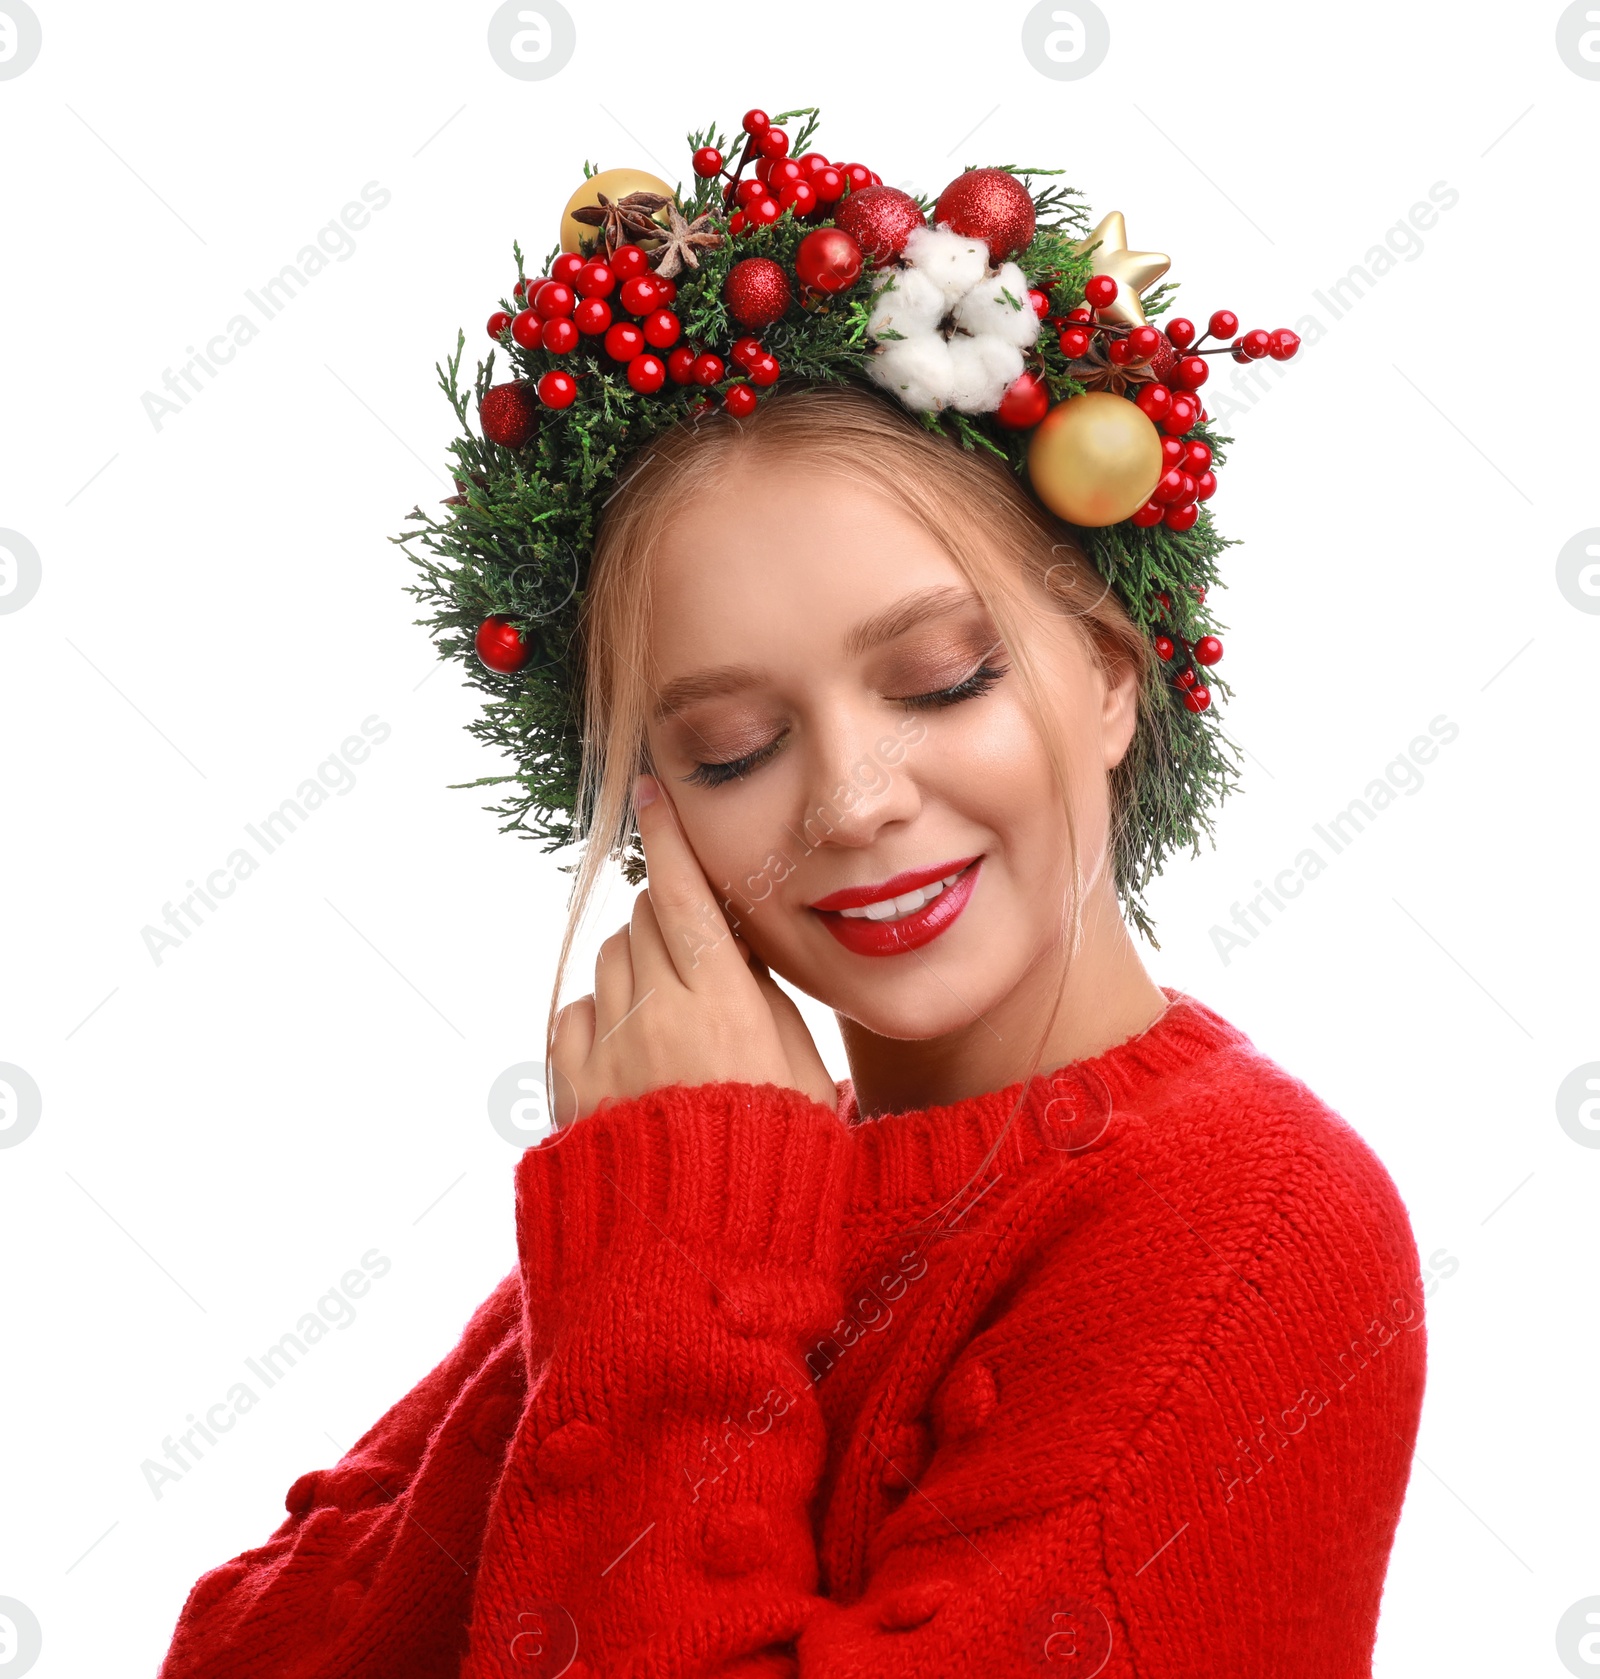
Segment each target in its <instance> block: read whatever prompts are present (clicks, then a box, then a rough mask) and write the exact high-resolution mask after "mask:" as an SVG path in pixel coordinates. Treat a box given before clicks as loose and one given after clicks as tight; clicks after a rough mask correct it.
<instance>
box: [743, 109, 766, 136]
mask: <svg viewBox="0 0 1600 1679" xmlns="http://www.w3.org/2000/svg"><path fill="white" fill-rule="evenodd" d="M771 127H772V118H771V117H769V116H768V115H767V113H766V112H765V111H746V112H745V114H744V131H745V133H746V134H757V135H760V134H765V133H766V132H767V130H768V129H769V128H771Z"/></svg>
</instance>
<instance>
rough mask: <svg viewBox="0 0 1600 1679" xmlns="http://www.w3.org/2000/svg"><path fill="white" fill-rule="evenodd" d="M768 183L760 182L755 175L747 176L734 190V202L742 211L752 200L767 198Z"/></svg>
mask: <svg viewBox="0 0 1600 1679" xmlns="http://www.w3.org/2000/svg"><path fill="white" fill-rule="evenodd" d="M766 196H767V183H766V182H765V181H758V180H757V179H756V178H755V176H754V175H747V176H746V177H745V178H744V180H742V181H741V182H740V183H739V184H738V186H736V187H735V188H734V189H733V201H734V203H735V204H737V205H738V206H739V208H740V209H741V210H742V209H743V208H744V207H745V205H746V204H748V203H749V202H750V200H751V199H752V198H765V197H766Z"/></svg>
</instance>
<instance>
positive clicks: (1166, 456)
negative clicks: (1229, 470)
mask: <svg viewBox="0 0 1600 1679" xmlns="http://www.w3.org/2000/svg"><path fill="white" fill-rule="evenodd" d="M1167 406H1168V407H1171V402H1170V401H1169V402H1168V404H1167ZM1175 466H1176V467H1179V468H1181V467H1182V466H1183V445H1182V444H1181V443H1180V442H1179V441H1178V439H1177V438H1175V437H1163V438H1162V439H1161V470H1162V471H1163V472H1170V471H1171V470H1172V469H1173V467H1175ZM1161 600H1162V603H1163V604H1165V603H1166V596H1165V595H1163V596H1162V597H1161Z"/></svg>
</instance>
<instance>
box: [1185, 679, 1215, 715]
mask: <svg viewBox="0 0 1600 1679" xmlns="http://www.w3.org/2000/svg"><path fill="white" fill-rule="evenodd" d="M1183 703H1184V704H1185V705H1186V706H1187V707H1188V708H1189V710H1190V711H1204V710H1205V709H1206V707H1207V706H1208V705H1210V704H1211V690H1210V689H1209V688H1208V687H1206V685H1205V684H1204V683H1199V684H1197V685H1196V686H1195V687H1193V688H1185V689H1184V691H1183Z"/></svg>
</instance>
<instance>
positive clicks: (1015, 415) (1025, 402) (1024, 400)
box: [968, 235, 1050, 431]
mask: <svg viewBox="0 0 1600 1679" xmlns="http://www.w3.org/2000/svg"><path fill="white" fill-rule="evenodd" d="M968 237H971V235H969V236H968ZM1049 411H1050V393H1049V391H1047V390H1046V389H1045V385H1044V381H1043V380H1042V379H1040V378H1038V377H1036V376H1035V375H1034V374H1032V373H1020V374H1018V375H1017V377H1016V378H1015V379H1014V380H1012V382H1011V383H1010V384H1009V385H1008V386H1007V387H1006V392H1005V395H1004V396H1002V397H1001V398H1000V407H999V410H998V412H997V413H996V416H995V417H996V418H997V419H998V420H999V422H1000V424H1001V425H1003V426H1010V427H1011V429H1012V430H1013V431H1025V430H1026V429H1027V428H1028V427H1029V426H1036V425H1038V423H1039V422H1040V421H1041V420H1042V419H1043V418H1044V417H1045V415H1046V414H1047V413H1049Z"/></svg>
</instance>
